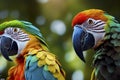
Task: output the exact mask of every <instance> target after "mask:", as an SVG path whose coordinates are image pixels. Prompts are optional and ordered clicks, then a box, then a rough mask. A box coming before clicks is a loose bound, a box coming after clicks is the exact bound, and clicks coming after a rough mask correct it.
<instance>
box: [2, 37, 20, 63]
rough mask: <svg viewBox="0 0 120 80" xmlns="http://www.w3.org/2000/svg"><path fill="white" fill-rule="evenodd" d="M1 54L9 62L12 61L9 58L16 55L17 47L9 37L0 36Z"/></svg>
mask: <svg viewBox="0 0 120 80" xmlns="http://www.w3.org/2000/svg"><path fill="white" fill-rule="evenodd" d="M0 50H1V54H2V55H3V56H4V57H5V58H6V59H7V60H9V61H12V60H11V59H10V58H9V56H13V55H16V54H17V52H18V45H17V43H16V42H15V41H13V40H12V39H11V38H9V37H5V36H2V37H1V43H0Z"/></svg>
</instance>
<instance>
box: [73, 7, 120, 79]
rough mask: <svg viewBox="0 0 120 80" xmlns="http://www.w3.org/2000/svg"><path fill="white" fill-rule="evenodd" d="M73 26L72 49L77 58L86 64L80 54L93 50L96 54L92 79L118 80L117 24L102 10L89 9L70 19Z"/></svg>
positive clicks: (119, 40) (119, 39)
mask: <svg viewBox="0 0 120 80" xmlns="http://www.w3.org/2000/svg"><path fill="white" fill-rule="evenodd" d="M72 26H73V28H74V31H73V46H74V49H75V51H76V53H77V54H78V56H79V57H80V58H81V59H82V60H83V61H85V59H84V56H83V53H82V51H85V50H88V49H94V51H95V52H96V53H95V54H94V60H93V66H94V70H93V73H92V75H91V80H119V79H120V65H119V64H120V56H119V55H120V24H119V22H118V21H117V20H116V19H115V18H114V17H113V16H111V15H109V14H107V13H105V12H104V11H103V10H99V9H89V10H85V11H82V12H80V13H78V14H77V15H76V16H75V17H74V18H73V22H72ZM75 27H78V29H79V30H76V29H75ZM80 29H81V30H80ZM77 37H78V38H77Z"/></svg>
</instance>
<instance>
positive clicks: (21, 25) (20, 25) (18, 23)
mask: <svg viewBox="0 0 120 80" xmlns="http://www.w3.org/2000/svg"><path fill="white" fill-rule="evenodd" d="M8 27H17V28H21V29H23V30H25V31H26V32H28V33H30V34H32V35H34V36H36V37H37V38H38V39H39V40H40V41H41V42H42V43H43V44H44V45H46V46H47V44H46V42H45V41H44V38H43V36H42V34H41V32H40V30H39V29H38V28H36V27H35V26H34V25H32V23H30V22H27V21H19V20H12V21H8V22H4V23H2V24H0V31H3V30H4V29H6V28H8Z"/></svg>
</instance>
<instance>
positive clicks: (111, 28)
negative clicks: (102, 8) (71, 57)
mask: <svg viewBox="0 0 120 80" xmlns="http://www.w3.org/2000/svg"><path fill="white" fill-rule="evenodd" d="M105 16H106V17H107V18H108V21H107V25H106V26H105V31H106V34H105V37H104V43H103V44H101V46H100V47H98V48H97V49H96V54H95V56H94V61H93V64H94V66H95V70H96V71H95V75H96V77H97V79H98V80H119V79H120V24H119V23H118V21H116V20H115V18H114V17H112V16H110V15H108V14H107V15H105Z"/></svg>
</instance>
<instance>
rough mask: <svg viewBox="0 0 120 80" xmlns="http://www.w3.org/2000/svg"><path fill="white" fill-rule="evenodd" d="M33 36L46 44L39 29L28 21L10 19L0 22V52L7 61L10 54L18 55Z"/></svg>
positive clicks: (9, 58)
mask: <svg viewBox="0 0 120 80" xmlns="http://www.w3.org/2000/svg"><path fill="white" fill-rule="evenodd" d="M33 36H34V37H33ZM33 38H36V39H38V40H39V41H41V42H42V43H43V44H44V45H47V44H46V43H45V41H44V39H43V37H42V34H41V33H40V30H39V29H38V28H36V27H35V26H33V25H32V23H30V22H27V21H19V20H12V21H8V22H4V23H2V24H0V52H1V54H2V55H3V56H4V57H5V58H6V59H7V60H9V61H12V59H11V57H12V56H15V57H18V56H19V55H20V54H21V52H22V51H23V50H24V48H25V47H26V45H27V44H28V43H29V42H30V41H31V40H32V39H33Z"/></svg>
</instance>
